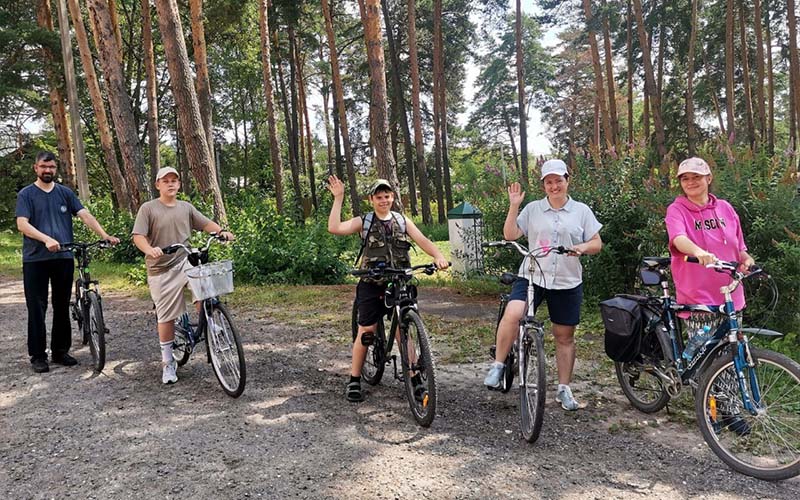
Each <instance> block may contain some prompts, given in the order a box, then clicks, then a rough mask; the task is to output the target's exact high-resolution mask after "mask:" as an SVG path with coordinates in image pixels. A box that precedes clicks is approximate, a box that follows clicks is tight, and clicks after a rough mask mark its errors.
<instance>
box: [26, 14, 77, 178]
mask: <svg viewBox="0 0 800 500" xmlns="http://www.w3.org/2000/svg"><path fill="white" fill-rule="evenodd" d="M36 22H37V24H38V25H39V26H40V27H41V28H43V29H45V30H47V31H54V29H53V14H52V12H51V10H50V0H37V2H36ZM42 57H43V59H44V64H43V66H44V71H45V75H46V76H47V85H48V87H49V88H50V112H51V113H52V114H53V130H54V132H55V133H56V138H58V162H59V166H60V167H61V168H60V169H59V170H60V172H61V176H62V179H63V181H64V184H65V185H66V186H68V187H69V188H71V189H75V166H74V164H73V162H72V141H71V140H70V138H69V125H68V124H67V110H66V108H65V106H64V96H63V95H62V94H61V79H60V78H59V76H58V72H57V71H56V70H55V68H56V67H57V65H58V59H57V58H56V56H55V54H53V51H52V50H50V48H49V47H46V46H44V45H42Z"/></svg>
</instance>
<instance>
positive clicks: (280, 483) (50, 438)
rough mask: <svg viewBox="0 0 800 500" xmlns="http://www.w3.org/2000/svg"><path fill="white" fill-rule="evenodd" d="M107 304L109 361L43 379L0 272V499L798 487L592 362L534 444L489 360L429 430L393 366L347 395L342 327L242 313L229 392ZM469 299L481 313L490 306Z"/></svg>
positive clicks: (135, 314) (445, 381) (202, 367)
mask: <svg viewBox="0 0 800 500" xmlns="http://www.w3.org/2000/svg"><path fill="white" fill-rule="evenodd" d="M427 300H428V302H429V303H431V304H432V306H431V307H430V308H429V309H430V312H429V314H440V313H446V311H447V310H448V309H450V307H449V306H443V307H438V309H437V307H434V306H433V303H434V302H437V303H446V302H453V305H454V306H457V305H458V304H457V302H458V297H457V296H452V297H436V296H431V297H428V298H427ZM104 305H105V309H106V311H107V312H106V321H107V324H108V327H109V329H110V330H111V333H110V336H109V342H108V359H109V360H108V364H107V366H106V369H105V370H104V372H103V373H102V374H101V375H93V374H92V373H91V371H90V370H89V369H88V368H87V366H88V364H89V360H90V354H89V351H88V349H87V348H86V347H83V346H76V348H75V350H74V351H73V354H74V355H75V356H76V357H77V358H78V359H79V360H80V361H81V362H82V365H81V366H78V367H73V368H64V367H61V366H54V367H53V368H52V370H51V372H50V373H46V374H41V375H37V374H34V373H33V372H32V371H31V369H30V366H29V363H28V359H27V356H26V348H25V324H26V323H25V322H26V311H25V304H24V300H23V294H22V286H21V282H19V281H13V280H11V281H10V280H8V279H5V280H2V281H0V336H1V337H2V342H0V359H2V360H3V362H2V363H1V364H0V459H2V467H1V468H0V497H2V498H9V499H18V498H20V499H22V498H80V499H85V498H102V499H106V498H139V499H148V498H192V499H205V498H215V499H216V498H237V499H238V498H290V497H291V498H295V497H299V498H347V499H349V498H558V499H573V498H575V499H583V498H602V499H612V498H626V499H627V498H630V499H644V498H671V499H672V498H693V497H705V498H714V499H733V498H742V499H744V498H754V497H755V498H782V499H793V500H794V499H797V498H798V497H800V480H797V479H795V480H792V481H787V482H783V483H778V484H772V483H765V482H761V481H758V480H755V479H751V478H747V477H745V476H741V475H739V474H736V473H734V472H732V471H730V470H729V469H728V468H727V467H726V466H725V465H724V464H722V463H721V462H720V461H719V460H717V458H716V457H715V456H713V454H712V453H711V452H710V451H709V450H708V449H707V447H706V446H705V444H703V441H702V438H701V437H700V434H699V432H698V431H697V430H696V429H694V428H692V426H691V423H690V422H687V423H685V424H681V423H674V422H671V421H667V419H666V418H665V415H657V416H656V417H657V418H654V417H652V416H645V415H643V414H638V413H636V412H635V411H634V410H632V409H631V408H630V406H628V405H627V404H625V402H624V401H623V400H622V399H621V396H620V391H619V389H618V388H617V387H615V385H614V384H613V380H612V379H605V380H596V377H589V376H588V374H589V373H590V372H591V368H592V367H589V366H586V365H585V364H581V363H579V365H578V367H577V377H578V379H579V382H578V383H577V384H576V395H578V396H579V398H581V399H582V400H583V401H585V402H586V403H587V404H588V406H587V408H585V409H582V410H580V411H578V412H575V413H566V412H564V411H562V410H561V409H560V407H559V406H557V405H556V404H555V403H554V402H553V401H552V394H549V395H548V406H547V409H546V414H545V422H544V428H543V431H542V436H541V438H540V439H539V441H538V442H537V443H536V444H534V445H529V444H527V443H525V442H524V441H523V440H522V439H521V438H520V437H519V433H518V425H517V396H516V392H515V391H512V392H511V393H509V394H506V395H501V394H498V393H490V392H488V391H486V390H485V389H484V388H483V387H482V385H481V384H482V380H483V375H484V369H485V366H484V365H483V364H475V365H440V366H439V367H438V368H439V369H438V375H439V379H440V380H439V389H440V401H439V406H440V411H439V413H438V415H437V418H436V421H435V422H434V424H433V426H432V427H431V428H430V429H421V428H418V427H417V426H416V425H415V424H414V422H413V420H412V418H411V416H410V413H409V411H408V408H407V406H406V402H405V400H404V399H403V396H402V392H401V386H400V384H399V383H397V382H396V381H393V380H390V379H389V377H385V378H384V382H383V383H382V385H379V386H377V387H374V388H372V387H370V389H369V392H368V394H367V400H366V401H365V402H364V403H361V404H350V403H347V402H346V401H345V399H344V395H343V390H344V385H345V382H346V377H345V375H346V373H347V367H348V365H349V359H348V357H349V353H348V350H347V347H346V345H345V344H342V343H336V342H332V341H331V338H333V337H335V336H341V335H340V334H339V333H340V332H331V331H327V330H326V329H325V328H320V329H319V330H311V331H309V330H298V329H296V328H294V329H293V328H290V327H287V326H284V325H280V324H273V323H271V322H270V320H269V315H267V317H266V318H265V319H263V320H251V321H248V320H247V318H248V317H258V316H261V315H260V314H259V315H256V314H248V311H244V310H237V311H235V314H236V316H235V317H236V319H237V322H238V325H239V327H240V329H241V331H242V335H243V337H244V341H245V350H246V356H247V368H248V381H247V388H246V390H245V393H244V395H243V396H242V397H241V398H239V399H236V400H234V399H231V398H228V397H227V396H225V394H224V393H223V392H222V391H221V390H220V388H219V386H218V384H217V382H216V379H215V378H214V375H213V373H212V371H211V369H210V367H209V366H208V365H207V364H206V363H205V362H204V359H203V356H197V357H193V358H192V359H191V360H190V361H189V363H188V364H187V365H186V366H185V367H183V368H181V369H180V370H179V372H178V376H179V377H180V380H179V382H178V383H177V384H175V385H173V386H169V387H164V386H162V385H161V381H160V363H159V352H158V343H157V340H156V336H155V333H154V322H155V319H154V315H153V313H152V311H151V309H150V304H149V303H148V302H147V301H144V300H140V299H136V298H131V297H127V296H123V295H107V296H106V297H105V304H104ZM462 309H463V310H464V311H478V312H475V313H474V314H476V315H477V316H478V318H476V320H481V321H482V320H486V319H485V318H484V317H483V316H486V317H490V316H491V314H492V313H493V310H494V305H493V304H487V305H486V307H485V308H483V309H481V308H476V307H475V306H474V304H472V303H471V304H470V306H469V307H466V308H462ZM483 310H485V311H486V312H482V311H483ZM464 314H468V312H465V313H464ZM334 334H335V335H334ZM434 342H435V339H434ZM78 347H79V348H78ZM550 392H551V393H552V392H553V391H552V390H551V391H550Z"/></svg>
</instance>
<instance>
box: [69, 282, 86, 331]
mask: <svg viewBox="0 0 800 500" xmlns="http://www.w3.org/2000/svg"><path fill="white" fill-rule="evenodd" d="M74 298H75V300H73V301H71V302H70V303H69V307H70V311H71V312H72V319H74V320H75V323H76V324H77V325H78V331H79V332H81V343H82V344H83V345H86V344H88V343H89V333H88V332H87V331H86V330H85V329H84V328H83V325H84V324H85V322H84V320H83V316H84V311H83V305H82V304H83V301H82V300H81V291H80V280H75V297H74Z"/></svg>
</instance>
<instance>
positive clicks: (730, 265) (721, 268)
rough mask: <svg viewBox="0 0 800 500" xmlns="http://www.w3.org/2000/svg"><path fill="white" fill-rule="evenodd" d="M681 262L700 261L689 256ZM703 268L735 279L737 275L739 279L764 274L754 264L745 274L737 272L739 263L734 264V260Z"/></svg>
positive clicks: (713, 263) (722, 261)
mask: <svg viewBox="0 0 800 500" xmlns="http://www.w3.org/2000/svg"><path fill="white" fill-rule="evenodd" d="M683 260H684V261H686V262H691V263H693V264H699V263H700V259H698V258H697V257H693V256H691V255H686V256H684V257H683ZM705 267H707V268H708V269H713V270H715V271H717V272H727V273H729V274H730V275H731V276H732V277H737V276H736V275H737V274H738V275H739V278H740V279H741V278H747V277H750V276H754V275H756V274H761V273H763V272H764V270H763V269H762V268H761V267H759V266H757V265H756V264H753V265H752V266H750V267H749V268H748V269H747V271H748V272H747V273H742V272H739V263H738V262H736V261H735V260H731V261H727V260H717V261H715V262H712V263H711V264H706V265H705Z"/></svg>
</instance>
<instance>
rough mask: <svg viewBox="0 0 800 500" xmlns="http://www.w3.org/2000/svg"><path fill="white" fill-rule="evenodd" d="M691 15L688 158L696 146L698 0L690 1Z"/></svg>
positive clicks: (688, 74) (688, 71) (688, 80)
mask: <svg viewBox="0 0 800 500" xmlns="http://www.w3.org/2000/svg"><path fill="white" fill-rule="evenodd" d="M691 3H692V14H691V21H690V29H691V31H690V33H689V55H688V58H687V59H688V61H687V63H686V144H687V147H688V149H689V156H695V152H696V150H697V149H696V145H697V131H696V130H695V124H694V58H695V45H696V43H697V29H698V26H697V10H698V8H699V5H698V4H699V3H700V0H691Z"/></svg>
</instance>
